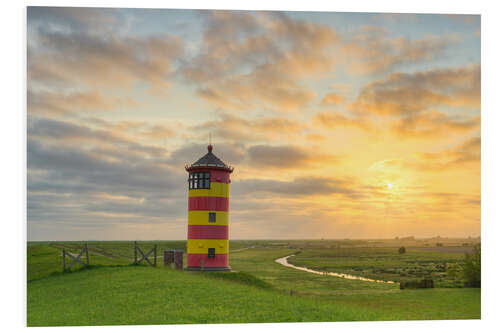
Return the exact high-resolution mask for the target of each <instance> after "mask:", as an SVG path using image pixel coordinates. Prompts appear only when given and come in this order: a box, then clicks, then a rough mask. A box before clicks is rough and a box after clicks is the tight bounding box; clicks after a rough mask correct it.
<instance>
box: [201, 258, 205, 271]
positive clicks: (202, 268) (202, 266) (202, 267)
mask: <svg viewBox="0 0 500 333" xmlns="http://www.w3.org/2000/svg"><path fill="white" fill-rule="evenodd" d="M203 264H204V262H203V259H201V270H202V271H203V270H205V267H204V265H203Z"/></svg>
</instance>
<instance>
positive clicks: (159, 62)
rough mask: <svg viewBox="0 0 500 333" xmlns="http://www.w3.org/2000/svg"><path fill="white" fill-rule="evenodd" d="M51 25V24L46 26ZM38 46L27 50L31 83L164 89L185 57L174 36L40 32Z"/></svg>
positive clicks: (32, 37) (181, 43) (48, 29)
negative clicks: (182, 57)
mask: <svg viewBox="0 0 500 333" xmlns="http://www.w3.org/2000/svg"><path fill="white" fill-rule="evenodd" d="M47 25H48V26H50V22H47ZM28 38H29V39H36V45H31V46H29V47H28V83H29V85H33V84H36V83H40V82H43V83H45V84H52V85H55V86H59V87H60V86H61V85H62V84H64V85H68V84H71V85H76V86H78V85H80V86H83V87H85V88H87V89H88V88H89V87H95V86H98V87H112V88H116V87H117V85H119V86H122V87H131V86H132V85H134V84H136V83H140V82H143V83H146V84H149V86H150V87H151V88H152V89H155V90H165V89H166V88H168V86H169V81H170V80H171V76H172V75H173V69H172V63H173V61H175V60H176V59H177V58H178V57H180V56H181V55H182V53H183V42H182V40H181V39H179V38H178V37H176V36H173V35H168V34H164V35H156V36H148V37H133V36H117V35H116V34H108V35H106V34H102V35H93V34H90V33H88V32H86V31H70V32H61V31H57V30H52V29H50V28H48V27H45V26H44V27H40V28H39V29H38V31H37V34H36V36H28Z"/></svg>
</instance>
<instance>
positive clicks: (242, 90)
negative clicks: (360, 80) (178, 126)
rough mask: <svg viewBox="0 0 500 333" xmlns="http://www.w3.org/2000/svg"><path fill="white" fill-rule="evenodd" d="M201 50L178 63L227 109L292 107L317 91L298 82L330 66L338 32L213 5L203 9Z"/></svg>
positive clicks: (203, 93) (203, 92)
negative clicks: (213, 8) (206, 11)
mask: <svg viewBox="0 0 500 333" xmlns="http://www.w3.org/2000/svg"><path fill="white" fill-rule="evenodd" d="M203 17H204V19H205V22H206V30H205V33H204V34H203V40H202V45H201V52H200V54H199V55H198V56H196V57H195V58H194V59H193V60H192V62H191V63H190V64H186V66H185V67H184V68H183V70H182V71H183V74H184V77H185V78H186V79H187V80H188V82H191V83H193V84H195V85H196V86H197V87H198V93H199V95H200V96H201V97H203V98H205V99H207V100H208V101H210V102H212V103H214V104H215V105H217V106H219V107H222V108H227V109H241V110H247V109H253V108H257V107H261V108H271V109H273V110H278V111H288V110H296V109H298V108H301V107H304V106H306V105H307V104H308V103H309V102H310V101H312V100H313V99H314V98H315V97H316V94H315V93H314V91H313V90H311V89H309V88H307V87H306V86H304V85H303V84H301V83H300V79H301V78H304V77H310V76H316V75H321V74H323V73H324V72H325V71H329V70H331V69H332V67H333V65H334V58H333V57H331V56H330V55H329V54H328V53H327V50H328V49H330V48H331V47H332V46H333V45H334V44H335V43H336V42H337V41H338V36H337V34H336V33H335V32H334V31H333V30H332V29H330V28H329V27H327V26H325V25H320V24H314V23H309V22H305V21H300V20H294V19H291V18H289V17H288V16H287V15H286V14H284V13H270V12H269V13H268V12H263V13H252V12H233V11H212V12H210V13H209V14H206V15H203Z"/></svg>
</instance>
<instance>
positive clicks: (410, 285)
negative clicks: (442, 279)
mask: <svg viewBox="0 0 500 333" xmlns="http://www.w3.org/2000/svg"><path fill="white" fill-rule="evenodd" d="M421 288H434V280H432V279H422V280H406V281H401V282H400V283H399V289H421Z"/></svg>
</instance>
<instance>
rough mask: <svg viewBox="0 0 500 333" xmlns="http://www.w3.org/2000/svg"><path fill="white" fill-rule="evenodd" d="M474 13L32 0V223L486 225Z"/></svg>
mask: <svg viewBox="0 0 500 333" xmlns="http://www.w3.org/2000/svg"><path fill="white" fill-rule="evenodd" d="M480 49H481V26H480V17H479V16H478V15H442V14H441V15H432V14H387V13H384V14H376V13H336V12H264V11H205V10H204V11H200V10H168V9H119V8H107V9H99V8H63V7H59V8H56V7H28V11H27V90H28V91H27V97H28V99H27V209H28V211H27V223H28V225H27V232H28V240H132V239H136V240H148V239H155V240H157V239H185V238H186V235H187V192H188V189H187V173H186V171H185V170H184V166H185V164H188V163H193V162H194V161H196V160H197V159H198V158H199V157H201V156H203V155H204V154H205V153H206V152H207V150H206V149H207V148H206V146H207V144H208V141H209V134H211V137H212V144H213V145H214V150H213V152H214V153H215V154H216V155H217V156H218V157H219V158H221V159H222V160H223V161H224V162H226V163H227V164H230V165H232V166H233V167H234V172H233V173H232V175H231V179H232V181H231V195H230V227H229V233H230V239H303V238H308V239H316V238H324V239H339V238H341V239H343V238H393V237H397V236H399V237H404V236H415V237H434V236H438V235H440V236H441V237H467V236H474V237H475V236H479V235H480V231H481V126H480V123H481V61H480V59H481V54H480Z"/></svg>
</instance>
